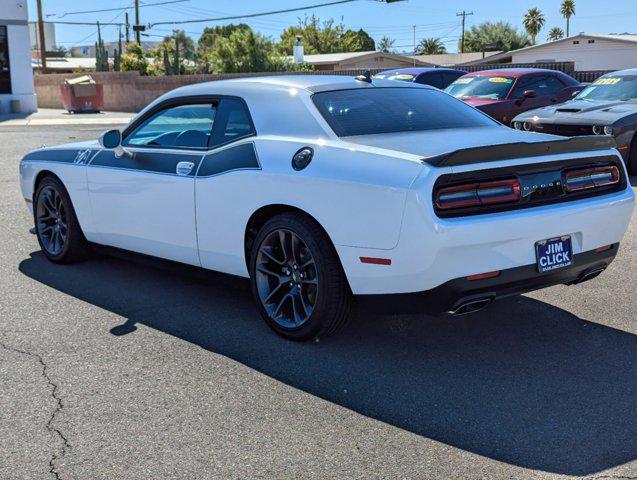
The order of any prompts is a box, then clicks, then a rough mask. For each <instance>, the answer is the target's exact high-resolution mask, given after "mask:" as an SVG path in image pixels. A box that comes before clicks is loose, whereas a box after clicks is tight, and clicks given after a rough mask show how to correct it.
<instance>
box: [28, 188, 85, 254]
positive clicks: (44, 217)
mask: <svg viewBox="0 0 637 480" xmlns="http://www.w3.org/2000/svg"><path fill="white" fill-rule="evenodd" d="M33 200H34V201H33V217H34V221H35V232H36V235H37V237H38V243H39V244H40V248H41V249H42V252H43V253H44V255H45V256H46V258H48V259H49V260H51V261H52V262H55V263H73V262H77V261H80V260H84V259H85V258H86V257H87V255H88V251H89V247H88V243H87V241H86V238H84V234H83V233H82V229H81V228H80V224H79V222H78V221H77V216H76V215H75V210H74V209H73V204H72V203H71V198H70V197H69V194H68V192H67V191H66V188H64V185H63V184H62V182H60V181H59V180H58V179H57V178H55V177H46V178H44V179H43V180H42V181H41V182H40V183H39V184H38V186H37V189H36V192H35V196H34V199H33Z"/></svg>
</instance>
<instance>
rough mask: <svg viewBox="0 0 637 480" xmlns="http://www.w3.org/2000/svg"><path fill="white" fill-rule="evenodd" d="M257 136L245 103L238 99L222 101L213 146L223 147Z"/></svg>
mask: <svg viewBox="0 0 637 480" xmlns="http://www.w3.org/2000/svg"><path fill="white" fill-rule="evenodd" d="M255 134H256V132H255V130H254V126H253V124H252V120H251V118H250V113H249V112H248V108H247V107H246V105H245V103H244V102H243V101H241V100H239V99H237V98H224V99H223V100H221V105H220V106H219V114H218V115H217V119H216V121H215V130H214V139H213V142H212V145H215V146H216V145H222V144H224V143H228V142H232V141H234V140H238V139H240V138H244V137H248V136H251V135H255Z"/></svg>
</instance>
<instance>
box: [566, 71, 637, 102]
mask: <svg viewBox="0 0 637 480" xmlns="http://www.w3.org/2000/svg"><path fill="white" fill-rule="evenodd" d="M575 98H576V99H577V100H624V101H627V100H637V75H625V76H611V77H601V78H598V79H597V80H595V81H594V82H593V83H592V84H591V85H589V86H588V87H586V88H585V89H584V90H582V91H581V92H580V93H579V95H577V97H575Z"/></svg>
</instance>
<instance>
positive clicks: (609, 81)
mask: <svg viewBox="0 0 637 480" xmlns="http://www.w3.org/2000/svg"><path fill="white" fill-rule="evenodd" d="M620 80H621V78H619V77H605V78H598V79H597V80H595V81H594V82H593V85H615V84H616V83H619V81H620Z"/></svg>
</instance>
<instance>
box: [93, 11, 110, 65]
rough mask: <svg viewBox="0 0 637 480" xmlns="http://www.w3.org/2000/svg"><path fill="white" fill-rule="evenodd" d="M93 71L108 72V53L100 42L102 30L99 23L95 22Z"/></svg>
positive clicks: (102, 41)
mask: <svg viewBox="0 0 637 480" xmlns="http://www.w3.org/2000/svg"><path fill="white" fill-rule="evenodd" d="M95 71H96V72H108V51H107V50H106V48H105V47H104V40H102V30H101V29H100V22H97V42H95Z"/></svg>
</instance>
